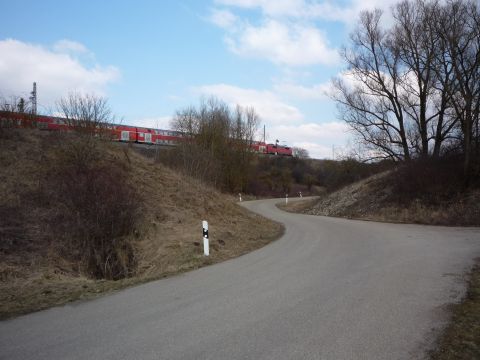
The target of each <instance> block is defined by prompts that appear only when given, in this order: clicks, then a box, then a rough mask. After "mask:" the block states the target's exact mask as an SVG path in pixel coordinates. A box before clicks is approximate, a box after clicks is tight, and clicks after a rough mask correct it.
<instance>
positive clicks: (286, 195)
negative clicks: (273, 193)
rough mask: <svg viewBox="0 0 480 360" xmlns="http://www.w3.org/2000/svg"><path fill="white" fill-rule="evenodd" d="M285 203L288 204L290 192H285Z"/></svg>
mask: <svg viewBox="0 0 480 360" xmlns="http://www.w3.org/2000/svg"><path fill="white" fill-rule="evenodd" d="M285 205H288V194H285Z"/></svg>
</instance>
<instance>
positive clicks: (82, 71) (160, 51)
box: [0, 0, 392, 158]
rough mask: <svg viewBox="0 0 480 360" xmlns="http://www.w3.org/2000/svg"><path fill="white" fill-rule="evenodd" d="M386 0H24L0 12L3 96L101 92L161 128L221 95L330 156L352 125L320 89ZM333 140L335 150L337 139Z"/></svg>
mask: <svg viewBox="0 0 480 360" xmlns="http://www.w3.org/2000/svg"><path fill="white" fill-rule="evenodd" d="M391 3H392V1H391V0H389V1H381V0H364V1H361V0H344V1H321V0H319V1H313V0H311V1H309V0H276V1H274V0H211V1H194V0H191V1H181V0H179V1H174V0H165V1H142V0H138V1H113V0H110V1H107V0H105V1H87V0H85V1H64V0H63V1H48V0H42V1H21V2H15V1H10V2H5V3H4V4H3V5H2V12H3V14H8V16H2V22H1V23H0V95H1V96H4V97H8V96H11V95H18V96H28V95H27V94H28V92H29V91H30V90H31V86H32V82H33V81H36V82H37V84H38V98H39V104H40V109H41V110H42V111H44V112H49V111H54V110H55V101H56V100H57V99H58V98H60V97H61V96H63V95H65V94H67V93H68V92H69V91H79V92H88V93H96V94H100V95H103V96H106V97H108V99H109V103H110V105H111V107H112V109H113V111H114V112H115V114H116V115H117V118H119V119H123V122H124V123H127V124H136V125H144V126H152V127H153V126H155V127H161V128H168V126H169V120H170V118H171V117H172V116H173V114H174V113H175V110H178V109H181V108H183V107H185V106H189V105H197V104H198V103H199V101H200V99H201V98H202V97H208V96H211V95H213V96H216V97H218V98H220V99H222V100H224V101H225V102H227V103H229V104H231V105H234V104H240V105H243V106H253V107H255V109H256V111H257V113H259V115H260V117H261V120H262V125H263V124H266V126H267V140H268V139H270V140H271V141H273V140H274V139H279V140H280V141H282V142H284V143H286V144H289V145H291V146H300V147H304V148H306V149H307V150H308V151H309V152H310V154H311V155H312V157H316V158H329V157H331V156H332V146H333V145H335V146H336V148H337V149H340V148H342V147H345V146H346V145H347V143H348V142H349V140H348V139H349V137H350V134H349V133H348V131H347V128H346V126H345V124H343V123H342V122H341V121H339V120H338V119H337V117H336V109H335V104H334V103H333V102H332V101H331V100H330V99H329V98H328V97H327V96H326V95H325V94H326V92H328V90H329V86H330V84H329V82H330V79H331V78H332V77H334V76H341V72H342V70H344V65H343V64H342V62H341V59H340V57H339V56H338V49H339V48H340V47H341V46H342V45H345V44H347V42H348V34H349V33H350V32H351V31H352V30H353V28H354V22H355V18H356V17H357V16H358V13H359V11H360V10H361V9H364V8H368V9H372V8H374V7H380V8H383V9H385V10H388V7H389V6H390V5H391ZM337 151H338V150H337Z"/></svg>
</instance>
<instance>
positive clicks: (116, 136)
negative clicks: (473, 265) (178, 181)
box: [0, 111, 292, 156]
mask: <svg viewBox="0 0 480 360" xmlns="http://www.w3.org/2000/svg"><path fill="white" fill-rule="evenodd" d="M0 122H1V123H2V124H3V125H4V126H5V125H7V126H13V127H32V128H39V129H42V130H57V131H58V130H64V131H69V130H71V127H70V126H69V125H68V122H67V120H66V119H64V118H60V117H54V116H44V115H36V116H33V115H31V114H22V113H15V112H7V111H0ZM109 130H110V131H111V134H112V140H114V141H122V142H135V143H141V144H152V145H153V144H156V145H162V146H175V145H176V144H178V143H179V142H180V141H182V139H183V135H182V133H180V132H178V131H173V130H162V129H152V128H144V127H137V126H130V125H118V124H112V125H110V127H109ZM251 148H252V150H253V151H255V152H257V153H260V154H269V155H281V156H292V149H291V148H290V147H288V146H282V145H278V144H266V143H265V142H260V141H255V142H254V143H253V144H252V145H251Z"/></svg>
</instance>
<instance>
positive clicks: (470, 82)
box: [437, 0, 480, 182]
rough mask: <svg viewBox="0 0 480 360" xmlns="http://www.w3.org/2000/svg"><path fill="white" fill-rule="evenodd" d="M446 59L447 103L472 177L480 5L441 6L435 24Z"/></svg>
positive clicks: (478, 106)
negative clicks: (450, 74)
mask: <svg viewBox="0 0 480 360" xmlns="http://www.w3.org/2000/svg"><path fill="white" fill-rule="evenodd" d="M437 26H438V27H437V31H438V32H439V34H441V40H442V46H443V47H444V49H445V53H446V61H447V63H448V65H449V66H451V69H452V71H453V78H452V80H451V81H450V82H449V87H448V91H449V95H450V104H451V106H452V108H453V112H454V114H455V116H456V117H457V119H458V121H459V122H460V128H461V133H462V139H461V141H462V146H463V154H464V175H465V177H466V179H467V182H468V179H469V178H470V177H471V176H472V156H473V155H475V156H477V157H478V156H480V154H479V151H480V149H479V113H480V8H479V6H478V3H477V2H475V1H468V0H467V1H463V0H454V1H450V2H448V3H447V4H446V5H445V6H444V7H443V11H442V13H441V16H440V17H439V21H438V23H437Z"/></svg>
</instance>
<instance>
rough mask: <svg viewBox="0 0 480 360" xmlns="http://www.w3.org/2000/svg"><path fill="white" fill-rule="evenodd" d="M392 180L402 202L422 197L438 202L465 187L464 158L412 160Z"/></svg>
mask: <svg viewBox="0 0 480 360" xmlns="http://www.w3.org/2000/svg"><path fill="white" fill-rule="evenodd" d="M388 181H389V182H392V183H393V194H394V197H395V200H396V201H397V202H399V203H404V204H408V203H410V202H411V201H412V200H416V199H421V200H424V201H425V202H426V203H427V204H430V205H438V204H440V203H442V202H443V201H446V200H448V199H451V198H452V197H454V196H455V195H456V194H458V193H460V192H462V191H463V190H464V189H463V183H464V177H463V160H462V159H461V156H458V155H454V156H449V157H446V158H442V159H438V160H435V159H431V158H427V159H417V160H412V161H410V162H408V163H404V164H401V165H400V166H398V167H397V168H396V169H395V171H394V173H393V174H392V176H390V177H389V178H388Z"/></svg>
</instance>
